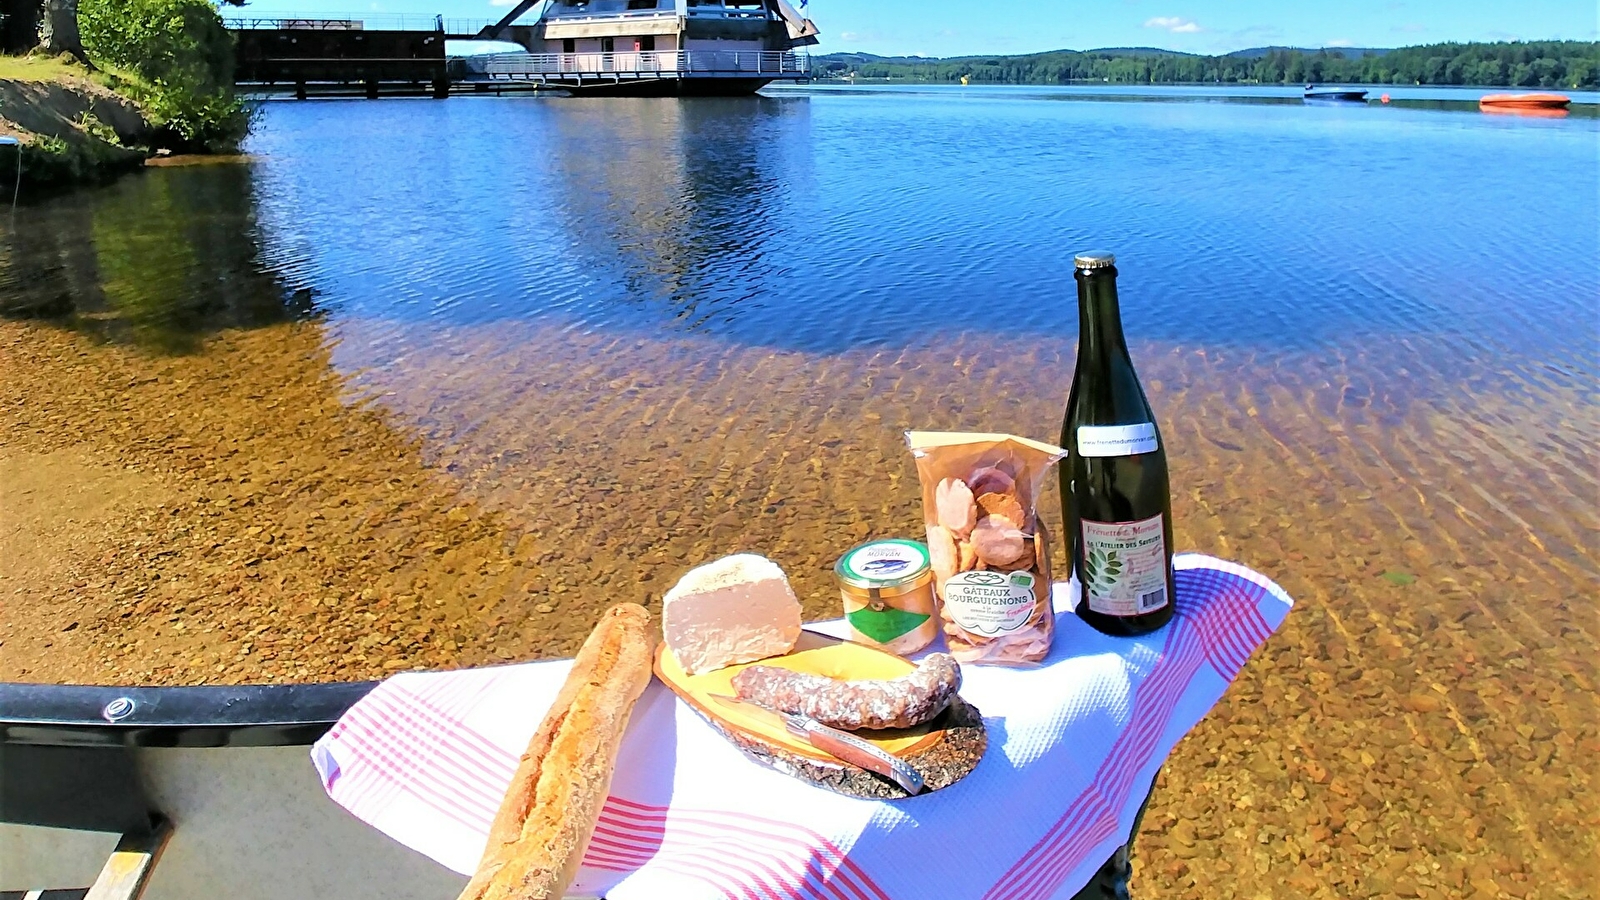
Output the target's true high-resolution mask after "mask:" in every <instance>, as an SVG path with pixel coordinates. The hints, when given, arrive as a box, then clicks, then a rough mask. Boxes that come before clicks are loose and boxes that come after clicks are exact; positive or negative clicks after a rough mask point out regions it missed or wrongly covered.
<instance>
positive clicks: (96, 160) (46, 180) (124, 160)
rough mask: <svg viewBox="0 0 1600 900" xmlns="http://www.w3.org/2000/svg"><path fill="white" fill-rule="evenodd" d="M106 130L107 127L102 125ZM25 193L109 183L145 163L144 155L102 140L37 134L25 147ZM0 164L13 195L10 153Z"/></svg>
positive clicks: (3, 179) (0, 176) (0, 175)
mask: <svg viewBox="0 0 1600 900" xmlns="http://www.w3.org/2000/svg"><path fill="white" fill-rule="evenodd" d="M102 127H104V126H102ZM21 152H22V181H23V190H24V192H25V193H26V192H29V191H31V190H33V189H35V188H39V187H41V186H43V187H45V188H50V187H54V186H60V185H68V184H94V183H101V184H103V183H107V182H109V181H111V179H113V178H114V177H116V175H118V174H119V173H121V172H124V171H127V170H130V169H134V168H137V167H138V166H140V165H142V164H143V163H144V154H143V153H142V152H139V151H137V150H127V149H124V148H122V147H120V146H118V145H116V144H114V143H103V142H101V141H98V140H96V141H66V140H62V139H61V138H58V137H52V136H50V135H45V134H40V135H34V136H33V137H32V138H31V139H29V141H28V142H27V143H25V144H23V145H22V151H21ZM0 156H3V157H5V158H4V161H0V184H3V185H5V187H4V191H5V195H6V196H7V197H9V196H10V190H11V179H12V177H13V176H12V174H11V173H12V172H13V171H14V170H13V169H12V168H11V166H12V165H14V163H13V162H12V161H11V159H10V154H0Z"/></svg>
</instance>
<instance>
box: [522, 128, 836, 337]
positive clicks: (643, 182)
mask: <svg viewBox="0 0 1600 900" xmlns="http://www.w3.org/2000/svg"><path fill="white" fill-rule="evenodd" d="M808 111H809V101H808V100H807V99H805V98H793V99H788V100H777V99H772V98H767V97H739V98H708V99H706V100H704V101H696V102H692V103H667V104H659V103H654V104H652V103H628V104H626V105H619V104H616V103H596V104H588V105H581V104H576V103H575V104H574V108H573V109H571V110H569V111H567V114H566V115H564V116H562V117H561V118H560V119H559V120H558V121H557V123H556V127H555V129H554V131H553V133H552V134H551V135H550V137H551V139H552V145H551V147H550V153H549V156H548V159H549V162H550V165H551V170H552V174H553V177H554V182H553V183H554V185H555V186H556V187H557V192H556V202H555V212H556V214H557V216H558V217H559V219H560V221H561V224H562V226H563V227H564V228H565V229H566V231H567V232H568V233H569V234H570V236H571V239H572V246H573V248H574V249H575V250H576V252H577V253H578V254H580V255H581V256H582V257H583V260H584V263H585V265H586V266H587V267H589V268H591V269H592V270H593V271H597V272H605V273H608V274H609V275H610V279H609V280H610V282H611V285H612V290H611V291H609V292H607V293H608V295H609V296H605V297H604V298H603V299H602V298H598V297H591V298H590V299H589V303H590V304H591V305H593V304H597V303H603V302H615V303H618V304H622V305H633V306H642V307H652V306H654V307H657V308H658V311H659V312H660V313H664V314H665V315H667V316H669V317H671V318H675V319H678V320H682V321H683V322H685V323H686V324H687V325H688V326H689V327H690V328H691V329H698V328H701V327H705V326H707V325H710V324H711V323H713V322H714V321H715V320H717V319H719V318H726V317H727V316H728V315H730V314H731V309H730V308H731V307H732V306H733V305H734V304H737V303H740V302H742V301H749V300H750V299H751V298H752V296H753V295H758V294H761V293H763V292H764V290H766V289H768V287H769V286H770V285H771V283H772V282H773V281H774V280H775V279H778V278H780V277H781V274H782V273H781V272H780V271H778V264H777V263H776V262H774V260H773V254H772V253H771V252H770V250H769V246H768V245H769V242H770V241H771V240H772V239H773V237H774V235H775V233H776V232H777V231H778V230H779V229H780V228H781V227H782V225H781V224H780V222H779V220H780V219H781V218H782V216H783V212H784V206H785V203H786V201H787V194H788V190H787V187H786V185H787V184H788V183H789V182H790V181H792V180H793V179H797V178H801V179H803V178H805V177H806V175H807V172H808V171H809V169H810V159H809V154H807V153H806V152H804V151H805V148H806V143H805V132H806V131H807V129H808V124H807V118H808Z"/></svg>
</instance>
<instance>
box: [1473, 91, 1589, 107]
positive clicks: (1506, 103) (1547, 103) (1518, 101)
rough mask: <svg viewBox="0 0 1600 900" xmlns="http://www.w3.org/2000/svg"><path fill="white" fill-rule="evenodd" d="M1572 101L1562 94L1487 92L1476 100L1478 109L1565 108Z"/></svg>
mask: <svg viewBox="0 0 1600 900" xmlns="http://www.w3.org/2000/svg"><path fill="white" fill-rule="evenodd" d="M1571 102H1572V100H1571V98H1569V97H1567V96H1566V95H1564V94H1489V95H1488V96H1486V97H1482V98H1480V99H1479V100H1478V107H1479V108H1480V109H1566V108H1567V105H1568V104H1570V103H1571Z"/></svg>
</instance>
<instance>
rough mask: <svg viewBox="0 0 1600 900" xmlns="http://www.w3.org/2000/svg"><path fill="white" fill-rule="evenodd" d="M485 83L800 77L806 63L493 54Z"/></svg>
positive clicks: (783, 56)
mask: <svg viewBox="0 0 1600 900" xmlns="http://www.w3.org/2000/svg"><path fill="white" fill-rule="evenodd" d="M481 66H482V67H481V69H480V71H481V72H482V73H483V75H485V76H487V77H488V78H491V79H501V78H504V79H519V78H530V77H541V76H543V77H549V76H561V75H631V76H651V75H656V76H661V77H680V76H685V75H712V76H718V75H721V76H741V75H746V76H762V75H766V76H772V77H776V78H803V77H806V76H807V75H809V74H810V71H811V59H810V57H809V56H808V55H807V54H805V53H793V52H790V51H787V50H635V51H628V52H617V53H497V54H495V55H493V56H491V57H488V58H487V59H485V60H484V61H483V63H482V64H481Z"/></svg>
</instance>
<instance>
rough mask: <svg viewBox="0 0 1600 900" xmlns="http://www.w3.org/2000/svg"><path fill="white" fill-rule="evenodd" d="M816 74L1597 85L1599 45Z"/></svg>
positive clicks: (1002, 59)
mask: <svg viewBox="0 0 1600 900" xmlns="http://www.w3.org/2000/svg"><path fill="white" fill-rule="evenodd" d="M811 71H812V74H813V76H815V77H817V78H839V77H845V76H850V77H856V78H869V79H870V78H892V79H898V80H904V81H919V82H931V83H942V82H957V81H962V80H963V79H966V80H968V81H971V82H974V83H978V84H1079V83H1084V82H1098V83H1101V84H1200V83H1204V84H1219V83H1221V84H1237V83H1244V84H1301V83H1305V82H1316V83H1319V84H1445V85H1475V86H1482V87H1529V88H1532V87H1544V88H1566V89H1573V90H1579V89H1588V90H1594V89H1596V88H1600V42H1596V41H1502V42H1498V43H1470V44H1426V45H1422V46H1417V47H1397V48H1394V49H1387V48H1381V47H1327V48H1321V49H1316V50H1312V49H1306V48H1300V47H1255V48H1252V49H1249V50H1239V51H1236V52H1234V53H1229V54H1225V55H1223V56H1197V55H1195V54H1192V53H1178V52H1175V51H1170V50H1160V49H1157V48H1154V47H1109V48H1105V49H1100V50H1083V51H1079V50H1051V51H1048V52H1045V53H1029V54H1024V55H1018V56H1002V55H989V56H958V57H951V58H946V59H938V58H931V57H920V56H895V57H885V56H875V55H873V54H870V53H829V54H826V55H821V56H813V57H812V58H811Z"/></svg>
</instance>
